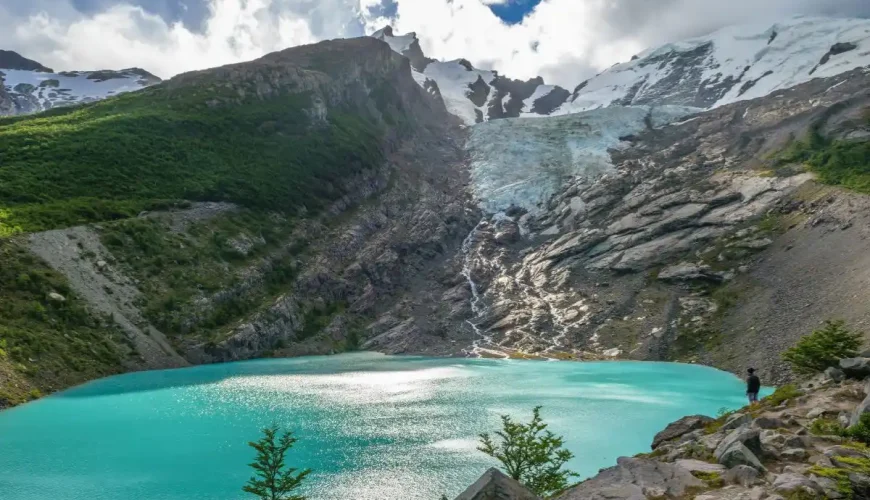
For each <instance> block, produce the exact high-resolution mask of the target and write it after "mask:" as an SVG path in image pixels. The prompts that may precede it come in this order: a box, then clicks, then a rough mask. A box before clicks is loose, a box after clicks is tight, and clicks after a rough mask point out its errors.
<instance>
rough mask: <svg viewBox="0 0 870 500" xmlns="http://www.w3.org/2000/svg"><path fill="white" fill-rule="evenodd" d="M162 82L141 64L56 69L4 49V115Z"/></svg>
mask: <svg viewBox="0 0 870 500" xmlns="http://www.w3.org/2000/svg"><path fill="white" fill-rule="evenodd" d="M159 82H160V78H158V77H156V76H154V75H152V74H151V73H148V72H147V71H145V70H143V69H139V68H130V69H124V70H120V71H114V70H100V71H61V72H60V73H55V72H54V70H52V69H51V68H47V67H45V66H43V65H42V64H39V63H38V62H36V61H33V60H31V59H27V58H25V57H23V56H21V55H19V54H18V53H16V52H12V51H8V50H0V116H10V115H24V114H29V113H36V112H39V111H44V110H47V109H51V108H57V107H62V106H72V105H75V104H82V103H87V102H93V101H98V100H100V99H105V98H106V97H110V96H112V95H117V94H121V93H124V92H131V91H134V90H139V89H141V88H145V87H148V86H150V85H154V84H156V83H159Z"/></svg>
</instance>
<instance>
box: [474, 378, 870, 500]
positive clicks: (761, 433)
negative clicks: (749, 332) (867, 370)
mask: <svg viewBox="0 0 870 500" xmlns="http://www.w3.org/2000/svg"><path fill="white" fill-rule="evenodd" d="M845 364H846V365H849V363H845ZM852 373H855V372H852ZM868 392H870V378H868V379H867V381H866V382H865V381H862V380H860V379H856V378H847V379H842V378H840V377H830V376H819V377H816V378H815V379H814V380H812V381H810V382H806V383H805V384H804V385H803V386H801V387H794V386H790V387H785V388H781V389H780V390H779V391H778V394H776V395H775V397H773V398H766V399H764V400H762V401H761V403H759V404H758V405H756V406H754V407H752V408H744V409H743V410H742V411H740V412H736V413H733V414H731V415H725V416H722V417H720V418H718V419H715V420H714V419H711V418H708V417H704V416H698V415H693V416H688V417H684V418H681V419H679V420H677V421H676V422H673V423H672V424H670V425H668V426H667V427H666V428H665V429H664V430H663V431H662V432H660V433H658V434H657V435H656V436H655V438H654V440H653V446H652V448H653V452H652V453H650V454H647V455H638V456H636V457H633V458H629V457H622V458H619V459H618V460H617V465H616V466H614V467H610V468H607V469H602V470H601V471H600V472H599V473H598V474H597V475H595V476H594V477H592V478H589V479H587V480H586V481H583V482H582V483H580V484H578V485H576V486H574V487H572V488H569V489H568V490H566V491H565V492H564V493H562V494H561V495H560V496H557V497H556V498H557V499H559V500H665V499H668V500H822V499H834V500H837V499H842V500H860V499H870V473H868V472H870V449H868V447H867V446H866V445H864V444H862V443H859V442H853V441H850V440H849V439H847V438H844V437H841V436H840V435H827V434H830V433H832V432H834V433H836V432H835V426H836V425H837V422H838V421H839V420H843V422H844V425H848V423H849V419H848V418H846V419H840V418H839V417H841V416H844V415H853V414H858V413H859V411H864V408H865V406H866V405H865V404H864V403H863V402H862V400H865V399H866V398H870V394H868ZM820 420H822V421H821V422H820ZM498 482H499V480H498V476H494V475H493V473H492V471H490V472H487V474H486V475H485V476H484V478H481V480H480V481H478V483H476V485H481V486H482V485H485V484H490V483H498ZM480 489H481V488H480V487H478V488H477V490H475V491H478V490H480ZM505 491H507V489H505ZM469 498H478V497H468V496H465V497H460V499H458V500H467V499H469ZM480 498H499V499H502V498H503V499H504V500H509V499H512V498H514V497H510V496H508V497H480ZM516 498H518V499H523V500H525V499H526V497H522V496H518V497H516Z"/></svg>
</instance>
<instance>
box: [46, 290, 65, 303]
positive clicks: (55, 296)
mask: <svg viewBox="0 0 870 500" xmlns="http://www.w3.org/2000/svg"><path fill="white" fill-rule="evenodd" d="M48 298H49V299H50V300H51V301H53V302H66V297H64V296H63V295H61V294H59V293H57V292H50V293H49V294H48Z"/></svg>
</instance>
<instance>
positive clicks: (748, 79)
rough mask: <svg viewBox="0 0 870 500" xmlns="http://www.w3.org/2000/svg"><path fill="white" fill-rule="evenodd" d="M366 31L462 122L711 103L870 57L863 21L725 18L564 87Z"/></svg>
mask: <svg viewBox="0 0 870 500" xmlns="http://www.w3.org/2000/svg"><path fill="white" fill-rule="evenodd" d="M372 36H374V37H376V38H378V39H381V40H385V41H387V42H388V43H389V44H390V46H391V47H392V48H393V50H395V51H396V52H398V53H400V54H403V55H406V56H407V57H409V58H410V59H411V60H412V61H415V62H416V63H415V64H414V68H415V70H416V71H417V72H418V74H417V75H416V78H417V80H418V82H420V83H421V85H425V86H427V88H435V87H437V88H438V89H440V92H441V95H442V96H443V97H444V101H445V103H446V104H447V108H448V109H449V110H450V112H451V113H453V114H455V115H457V116H459V117H461V118H462V119H463V121H464V122H465V123H466V124H469V125H470V124H473V123H480V122H482V121H487V120H492V119H496V118H509V117H518V116H542V115H562V114H570V113H578V112H581V111H587V110H592V109H598V108H602V107H607V106H637V105H678V106H691V107H695V108H701V109H712V108H715V107H717V106H722V105H725V104H729V103H732V102H736V101H740V100H747V99H754V98H756V97H763V96H765V95H768V94H770V93H771V92H773V91H775V90H779V89H787V88H790V87H793V86H795V85H798V84H801V83H804V82H807V81H809V80H811V79H813V78H824V77H830V76H834V75H837V74H840V73H844V72H846V71H849V70H852V69H855V68H859V67H862V66H866V65H868V64H870V20H866V19H825V18H795V19H791V20H788V21H785V22H781V23H776V24H773V25H770V24H756V25H743V26H734V27H728V28H725V29H722V30H720V31H717V32H715V33H713V34H711V35H706V36H703V37H699V38H695V39H691V40H686V41H683V42H678V43H671V44H666V45H663V46H661V47H658V48H655V49H651V50H648V51H646V52H644V53H642V54H639V55H638V56H636V57H635V58H633V59H632V60H631V61H630V62H627V63H622V64H617V65H615V66H613V67H611V68H608V69H607V70H605V71H603V72H602V73H601V74H599V75H597V76H595V77H594V78H591V79H589V80H587V81H585V82H582V83H581V84H579V85H577V86H576V87H575V88H574V91H573V93H571V92H568V91H567V90H565V89H563V88H561V87H558V86H552V85H545V84H544V82H543V80H542V79H540V78H535V79H532V80H529V81H526V82H521V81H517V80H511V79H510V78H506V77H504V76H501V75H498V73H496V72H494V71H485V70H479V69H476V68H474V67H473V66H472V65H471V64H470V63H469V62H468V61H465V60H461V59H460V60H457V61H449V62H440V61H434V60H432V59H427V58H425V56H424V55H423V52H422V51H421V49H420V45H419V42H418V41H417V39H416V36H415V35H414V34H413V33H409V34H407V35H403V36H393V32H392V30H390V29H389V28H387V29H385V30H381V31H378V32H376V33H375V34H373V35H372Z"/></svg>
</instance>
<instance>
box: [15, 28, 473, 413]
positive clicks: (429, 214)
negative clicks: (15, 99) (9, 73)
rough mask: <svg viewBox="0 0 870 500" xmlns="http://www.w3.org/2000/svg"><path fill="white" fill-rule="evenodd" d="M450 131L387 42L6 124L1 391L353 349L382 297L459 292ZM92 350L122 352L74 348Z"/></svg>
mask: <svg viewBox="0 0 870 500" xmlns="http://www.w3.org/2000/svg"><path fill="white" fill-rule="evenodd" d="M452 123H453V119H452V118H451V117H450V116H449V115H448V114H447V113H446V110H445V109H444V107H443V105H442V104H441V102H440V101H438V100H436V99H433V98H432V97H430V96H429V95H427V94H426V93H425V92H424V91H423V90H422V89H420V87H419V86H418V85H417V84H416V83H415V82H414V80H413V78H412V76H411V72H410V66H409V64H408V61H407V60H406V59H404V58H402V57H399V56H397V55H395V54H394V53H393V52H392V51H391V50H390V49H389V47H388V46H387V45H386V44H383V43H381V42H378V41H375V40H372V39H357V40H342V41H333V42H324V43H321V44H316V45H313V46H306V47H298V48H294V49H289V50H287V51H284V52H280V53H275V54H270V55H268V56H266V57H264V58H262V59H259V60H257V61H253V62H251V63H245V64H239V65H233V66H227V67H223V68H217V69H214V70H208V71H202V72H196V73H190V74H185V75H181V76H179V77H176V78H174V79H172V80H170V81H167V82H164V83H162V84H159V85H156V86H153V87H150V88H148V89H146V90H144V91H142V92H137V93H131V94H125V95H123V96H119V97H115V98H112V99H107V100H105V101H101V102H99V103H95V104H91V105H86V106H84V107H79V108H75V109H64V110H55V111H51V112H48V113H43V114H41V115H37V116H33V117H19V118H13V119H6V120H4V121H0V148H2V151H3V155H4V161H3V164H2V166H0V177H2V178H3V182H2V184H3V186H4V187H3V189H2V193H0V204H2V207H3V209H2V211H0V230H2V232H3V234H4V236H5V239H2V240H0V245H2V248H3V251H4V255H7V256H8V259H4V268H3V270H4V272H8V273H9V276H8V278H9V279H3V280H0V296H2V297H3V300H2V301H0V303H2V306H0V318H2V321H0V323H2V324H3V326H2V328H0V338H2V342H3V347H2V349H3V351H2V352H0V375H2V376H0V382H2V383H0V404H4V405H5V404H10V403H16V402H19V401H21V400H23V399H26V398H27V397H29V396H30V395H31V394H38V393H39V392H34V391H40V392H46V391H51V390H56V389H58V388H61V387H64V386H66V385H69V384H72V383H76V382H80V381H83V380H86V379H88V378H92V377H94V376H99V375H101V374H106V373H112V372H117V371H120V370H130V369H141V368H154V367H164V366H179V365H183V364H187V363H189V362H195V363H197V362H213V361H224V360H231V359H246V358H250V357H257V356H263V355H268V354H273V353H274V354H276V355H285V354H286V355H292V354H302V353H329V352H334V351H337V350H346V349H353V348H355V347H356V346H358V345H359V344H360V343H361V342H362V341H363V339H364V335H365V333H364V326H365V325H367V324H368V323H369V322H371V321H372V318H375V317H377V316H378V314H379V311H382V310H383V309H384V308H386V307H392V305H393V304H397V307H399V310H402V307H406V305H403V304H406V303H405V302H402V300H401V299H402V297H403V296H405V295H406V294H409V293H412V292H413V291H415V290H421V291H424V292H425V293H431V291H433V290H437V289H439V288H440V287H442V286H443V285H440V281H441V280H443V277H442V273H443V268H444V267H445V266H446V267H447V268H449V267H450V266H449V262H448V261H450V259H452V258H453V257H454V256H455V255H457V254H458V251H459V248H460V246H461V243H462V239H463V238H464V237H465V236H466V235H467V234H468V231H470V229H471V227H473V225H474V223H475V222H476V220H477V218H478V217H479V215H478V214H476V212H475V211H474V209H473V207H472V205H471V203H470V197H469V196H467V195H466V194H465V191H464V190H463V188H462V186H463V185H464V184H466V183H467V174H466V171H465V167H464V164H463V154H462V151H461V149H460V147H459V143H458V142H456V141H455V140H454V139H451V136H453V135H454V134H459V132H458V130H456V129H455V126H454V125H453V124H452ZM34 145H38V147H34ZM95 191H97V192H100V193H101V195H102V197H101V199H100V200H95V199H93V198H90V196H92V194H93V193H94V192H95ZM167 209H169V210H168V211H167ZM143 210H152V211H151V212H142V211H143ZM155 210H157V211H155ZM137 214H138V217H137ZM119 219H120V220H119ZM112 221H114V222H112ZM87 222H100V224H98V225H91V226H76V227H71V228H65V227H66V226H71V225H76V224H81V223H87ZM46 229H47V230H48V231H43V232H34V231H40V230H46ZM27 233H30V234H27ZM442 260H444V261H445V262H441V261H442ZM407 307H410V306H407ZM436 330H438V331H436ZM442 330H443V329H440V328H438V327H437V323H429V324H426V325H422V331H423V332H424V333H426V334H430V333H431V334H436V335H437V338H438V339H441V340H442V341H443V339H444V334H443V331H442ZM79 332H82V333H79ZM85 335H87V336H88V337H85ZM88 339H90V340H88ZM95 339H98V340H95ZM88 345H91V346H97V345H100V346H104V347H105V351H103V352H101V354H100V356H99V357H96V355H89V354H88V353H87V351H81V350H71V349H73V348H76V347H77V346H79V347H83V348H85V349H86V348H87V346H88Z"/></svg>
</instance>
